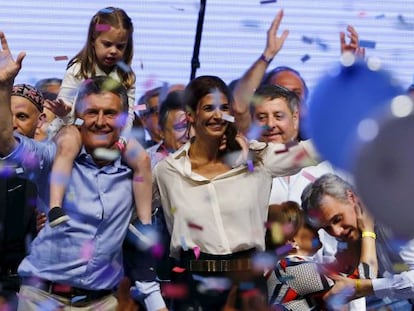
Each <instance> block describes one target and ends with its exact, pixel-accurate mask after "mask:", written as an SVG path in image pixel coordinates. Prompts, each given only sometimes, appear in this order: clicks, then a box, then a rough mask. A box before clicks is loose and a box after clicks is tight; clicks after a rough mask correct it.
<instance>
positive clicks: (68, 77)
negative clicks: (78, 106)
mask: <svg viewBox="0 0 414 311" xmlns="http://www.w3.org/2000/svg"><path fill="white" fill-rule="evenodd" d="M79 69H80V65H79V64H77V63H76V64H74V65H72V66H71V67H70V68H68V69H67V70H66V72H65V76H64V77H63V81H62V85H61V87H60V91H59V95H58V99H62V100H63V101H64V102H65V103H66V105H68V106H71V107H72V110H71V111H70V113H69V114H68V115H67V116H65V117H63V118H62V120H63V121H64V123H65V124H71V123H73V120H74V115H75V107H74V102H75V98H76V94H77V91H78V89H79V86H80V84H81V82H82V80H80V79H78V78H76V77H75V73H76V72H78V71H79Z"/></svg>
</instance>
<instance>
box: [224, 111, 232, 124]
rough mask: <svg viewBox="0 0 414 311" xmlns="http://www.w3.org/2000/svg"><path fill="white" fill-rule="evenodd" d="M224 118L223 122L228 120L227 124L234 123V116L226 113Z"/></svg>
mask: <svg viewBox="0 0 414 311" xmlns="http://www.w3.org/2000/svg"><path fill="white" fill-rule="evenodd" d="M222 118H223V120H226V121H227V122H231V123H234V117H233V116H232V115H229V114H225V113H224V114H223V116H222Z"/></svg>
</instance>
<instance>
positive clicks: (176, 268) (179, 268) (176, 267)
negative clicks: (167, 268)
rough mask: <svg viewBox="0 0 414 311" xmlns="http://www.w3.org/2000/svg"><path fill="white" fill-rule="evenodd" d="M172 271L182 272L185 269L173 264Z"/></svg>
mask: <svg viewBox="0 0 414 311" xmlns="http://www.w3.org/2000/svg"><path fill="white" fill-rule="evenodd" d="M172 271H173V272H175V273H183V272H184V271H185V269H184V268H182V267H178V266H175V267H174V268H172Z"/></svg>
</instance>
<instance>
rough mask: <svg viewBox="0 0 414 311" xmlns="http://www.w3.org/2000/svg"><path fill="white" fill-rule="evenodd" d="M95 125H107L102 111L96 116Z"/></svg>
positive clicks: (98, 126)
mask: <svg viewBox="0 0 414 311" xmlns="http://www.w3.org/2000/svg"><path fill="white" fill-rule="evenodd" d="M95 126H96V127H97V128H103V127H104V126H105V116H104V114H103V112H102V111H100V112H99V113H98V115H97V116H96V121H95Z"/></svg>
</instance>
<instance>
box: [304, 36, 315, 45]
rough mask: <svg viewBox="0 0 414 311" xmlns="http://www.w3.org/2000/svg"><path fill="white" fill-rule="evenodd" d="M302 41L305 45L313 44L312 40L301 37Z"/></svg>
mask: <svg viewBox="0 0 414 311" xmlns="http://www.w3.org/2000/svg"><path fill="white" fill-rule="evenodd" d="M302 41H303V42H304V43H307V44H312V43H313V38H310V37H306V36H302Z"/></svg>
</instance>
